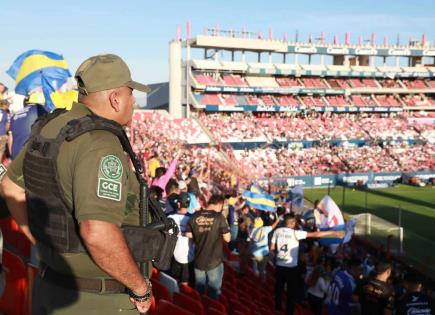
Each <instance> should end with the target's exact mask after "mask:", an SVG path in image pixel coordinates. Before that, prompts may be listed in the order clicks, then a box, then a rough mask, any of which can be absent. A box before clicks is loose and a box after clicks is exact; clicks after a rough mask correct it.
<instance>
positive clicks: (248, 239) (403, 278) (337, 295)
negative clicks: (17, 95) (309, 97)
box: [5, 110, 435, 315]
mask: <svg viewBox="0 0 435 315" xmlns="http://www.w3.org/2000/svg"><path fill="white" fill-rule="evenodd" d="M5 112H6V110H5ZM407 118H410V117H407ZM411 118H419V117H411ZM199 119H200V120H201V122H202V124H204V125H205V126H206V127H207V128H209V129H210V131H211V133H212V136H214V137H216V138H217V139H219V140H223V139H227V140H228V139H231V138H232V137H235V138H236V139H239V141H240V140H244V139H256V138H260V137H265V138H267V139H268V140H277V139H280V138H284V139H294V140H310V139H312V140H322V141H323V140H332V139H342V140H346V139H369V138H370V139H372V140H376V139H395V138H396V137H398V136H402V137H404V138H408V137H409V138H415V137H417V136H418V135H419V133H422V132H431V130H433V129H431V128H430V127H427V126H426V125H423V126H424V127H420V128H421V129H419V128H412V127H411V126H410V125H409V124H406V122H405V120H403V119H399V118H395V117H383V116H373V119H370V118H369V117H366V116H364V115H359V116H352V115H343V116H338V115H334V114H326V115H310V116H304V117H298V116H296V117H294V116H292V115H281V114H279V115H269V114H263V115H260V117H256V116H253V115H246V114H233V115H228V116H217V115H214V116H213V115H211V116H206V117H200V118H199ZM432 128H433V127H432ZM128 131H129V133H128V134H129V137H130V140H131V142H132V144H133V148H134V150H135V152H136V153H138V154H139V155H140V156H141V158H142V159H143V162H144V164H145V165H146V172H147V174H146V175H147V177H148V178H149V184H150V195H151V197H152V198H155V199H156V200H157V201H158V202H159V204H160V205H161V207H162V208H163V210H164V211H165V213H166V214H167V215H168V216H169V217H170V218H172V219H173V220H174V221H175V222H176V223H177V225H178V226H179V239H178V242H177V246H176V249H175V252H174V259H173V262H172V265H171V268H170V270H164V271H163V270H162V271H161V272H162V273H165V274H168V275H169V276H168V279H171V278H173V279H175V281H176V282H178V284H177V285H180V286H183V285H184V286H187V285H191V286H195V288H196V289H197V290H198V292H199V293H207V294H208V295H209V296H210V297H211V298H212V299H215V300H219V301H223V300H222V296H224V297H229V296H231V295H233V296H234V294H235V293H234V292H236V291H237V290H238V289H237V288H234V287H231V285H230V283H231V282H230V281H229V280H228V279H229V278H228V277H229V274H231V273H233V275H234V272H235V274H236V275H235V277H236V278H237V279H238V280H237V281H239V280H240V281H248V279H250V280H251V281H252V280H253V279H254V281H256V287H252V288H251V289H252V290H253V292H251V293H252V294H254V292H256V294H257V293H258V292H263V291H260V288H259V287H261V286H262V285H264V286H265V287H268V288H272V292H274V299H272V303H273V304H274V305H270V304H269V305H267V306H266V307H269V310H270V309H272V308H275V309H276V310H277V311H281V310H282V309H283V304H284V303H283V301H286V314H293V313H294V311H295V309H296V307H297V305H302V304H303V303H308V305H309V307H310V309H311V311H312V313H314V314H316V315H317V314H322V312H323V310H324V309H325V308H326V309H328V311H329V314H330V315H336V314H337V315H341V314H351V313H352V314H392V313H393V312H395V313H396V314H433V309H432V307H433V306H432V305H431V303H432V302H431V300H433V299H434V298H435V296H434V292H433V289H434V287H433V283H427V282H426V279H425V278H423V277H422V276H421V274H418V273H417V272H416V271H415V270H412V269H410V268H409V267H408V266H406V265H404V264H401V263H399V262H397V261H391V260H389V261H384V259H385V258H386V256H387V258H391V257H388V254H389V252H388V251H387V252H385V251H384V250H383V249H381V248H373V247H370V246H367V244H364V246H361V245H362V244H361V243H360V241H357V240H352V241H350V242H349V243H347V244H344V245H341V246H339V247H338V249H336V252H335V253H334V250H333V249H332V248H330V247H328V246H321V245H320V243H319V238H322V237H326V236H335V237H342V235H341V234H340V233H339V232H320V231H318V226H317V225H316V220H315V217H316V216H315V215H314V214H315V213H316V211H317V212H318V213H319V215H320V216H321V215H322V210H321V209H319V208H317V207H316V203H315V205H314V207H313V209H312V210H310V211H311V212H310V211H308V212H307V213H306V214H307V215H304V216H301V215H297V214H295V213H294V212H293V211H292V210H291V209H290V208H289V207H288V205H285V204H280V205H279V207H278V208H277V211H276V212H265V211H259V210H258V209H255V208H253V207H251V206H249V205H248V204H247V203H246V202H245V201H244V200H243V198H242V197H241V196H240V191H239V190H238V189H237V187H238V186H240V187H243V181H244V180H246V182H248V180H249V179H252V178H253V176H261V177H264V176H292V175H315V174H322V173H340V172H381V171H397V170H403V171H408V170H412V171H416V170H425V169H432V170H433V169H434V168H435V164H434V163H435V159H434V158H433V157H434V155H435V145H434V144H429V143H426V144H417V145H414V146H410V147H402V146H390V145H386V146H384V147H382V146H379V145H367V146H363V147H361V148H353V147H343V146H329V145H323V146H316V147H312V148H305V149H302V148H290V147H286V148H271V147H268V148H256V149H252V150H244V151H240V152H233V151H232V150H231V149H228V147H224V146H219V145H214V146H205V147H204V146H200V145H194V144H192V143H190V142H192V140H193V142H201V141H202V139H203V137H204V133H203V131H202V130H201V129H200V127H199V126H198V124H197V123H196V122H195V120H193V119H171V118H170V117H167V116H165V115H161V114H158V113H155V112H153V113H144V112H137V113H136V114H135V116H134V120H133V122H132V124H131V125H130V127H129V130H128ZM246 135H247V136H246ZM209 140H210V139H209ZM234 158H236V159H237V162H238V163H234ZM235 164H237V165H235ZM323 215H324V214H323ZM225 243H228V245H226V244H225ZM386 254H387V255H386ZM231 281H235V280H234V279H232V280H231ZM233 283H234V282H233ZM270 286H271V287H270ZM284 287H286V290H285V291H284ZM284 292H285V294H284ZM238 294H239V295H240V296H242V295H243V293H241V292H238ZM266 294H267V292H266ZM269 294H270V292H269ZM259 302H260V301H246V302H245V308H248V309H250V310H252V311H253V312H254V311H255V308H256V307H257V308H258V309H260V308H261V307H263V306H264V304H260V303H259ZM258 309H257V310H258ZM266 310H267V309H266ZM265 314H267V311H266V312H265Z"/></svg>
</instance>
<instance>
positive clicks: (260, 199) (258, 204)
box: [242, 190, 276, 212]
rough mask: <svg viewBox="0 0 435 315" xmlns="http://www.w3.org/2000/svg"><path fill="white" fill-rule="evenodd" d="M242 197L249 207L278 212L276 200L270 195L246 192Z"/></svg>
mask: <svg viewBox="0 0 435 315" xmlns="http://www.w3.org/2000/svg"><path fill="white" fill-rule="evenodd" d="M242 196H243V199H245V200H246V203H247V204H248V206H250V207H252V208H255V209H258V210H263V211H269V212H275V211H276V205H275V200H273V197H272V196H271V195H269V194H266V193H263V194H259V193H254V192H252V191H249V190H245V191H244V192H243V194H242Z"/></svg>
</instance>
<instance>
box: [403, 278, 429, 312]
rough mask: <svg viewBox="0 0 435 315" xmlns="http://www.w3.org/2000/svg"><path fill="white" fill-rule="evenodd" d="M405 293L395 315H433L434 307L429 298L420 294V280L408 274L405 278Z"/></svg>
mask: <svg viewBox="0 0 435 315" xmlns="http://www.w3.org/2000/svg"><path fill="white" fill-rule="evenodd" d="M405 286H406V293H405V295H404V296H403V297H402V298H401V299H400V300H399V301H398V307H397V312H396V314H397V315H422V314H424V315H433V314H435V310H434V305H433V304H432V302H431V300H430V298H429V297H428V296H427V295H426V294H424V293H423V292H422V289H423V284H422V281H421V278H420V277H419V276H418V275H417V274H415V273H409V274H408V275H407V276H406V278H405Z"/></svg>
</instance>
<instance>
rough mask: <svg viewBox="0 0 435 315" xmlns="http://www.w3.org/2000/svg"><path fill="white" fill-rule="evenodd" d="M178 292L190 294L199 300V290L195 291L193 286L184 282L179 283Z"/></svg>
mask: <svg viewBox="0 0 435 315" xmlns="http://www.w3.org/2000/svg"><path fill="white" fill-rule="evenodd" d="M180 292H181V293H184V294H186V295H188V296H190V297H191V298H192V299H194V300H197V301H201V294H199V292H198V291H196V289H195V288H192V287H190V286H188V285H185V284H181V285H180Z"/></svg>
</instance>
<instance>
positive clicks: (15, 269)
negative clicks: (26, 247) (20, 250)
mask: <svg viewBox="0 0 435 315" xmlns="http://www.w3.org/2000/svg"><path fill="white" fill-rule="evenodd" d="M3 267H4V269H5V271H6V288H5V290H4V293H3V296H2V297H1V299H0V312H1V313H4V314H8V315H23V314H28V313H29V312H28V311H29V301H28V296H29V295H28V292H29V289H28V280H27V266H26V263H25V262H24V260H23V259H22V258H21V257H20V256H19V255H16V254H14V253H12V252H10V251H9V250H7V249H5V250H4V251H3Z"/></svg>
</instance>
